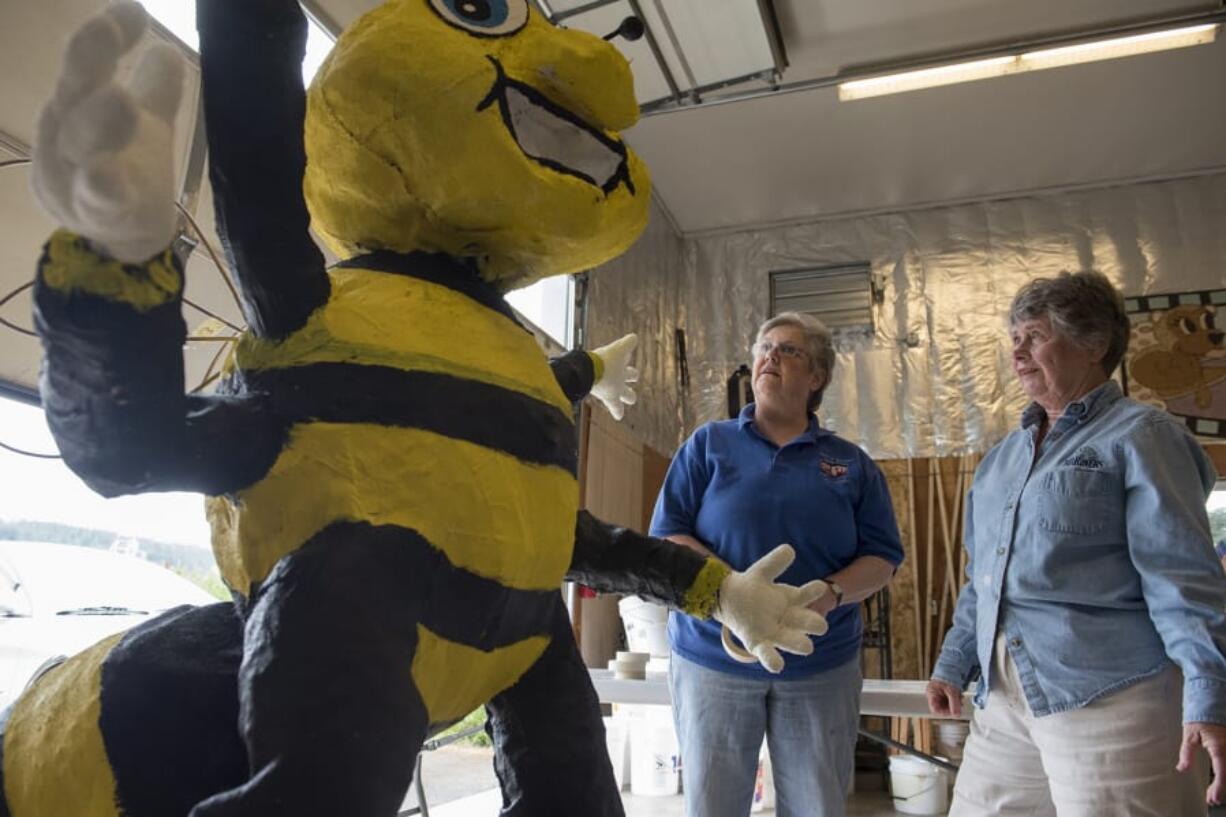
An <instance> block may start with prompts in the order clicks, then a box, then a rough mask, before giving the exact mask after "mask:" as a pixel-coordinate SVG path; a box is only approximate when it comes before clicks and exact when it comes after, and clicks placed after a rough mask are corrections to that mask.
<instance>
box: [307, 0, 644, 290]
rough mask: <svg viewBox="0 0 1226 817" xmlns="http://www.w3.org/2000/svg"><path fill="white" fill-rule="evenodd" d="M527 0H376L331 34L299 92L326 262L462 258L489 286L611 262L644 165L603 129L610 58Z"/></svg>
mask: <svg viewBox="0 0 1226 817" xmlns="http://www.w3.org/2000/svg"><path fill="white" fill-rule="evenodd" d="M529 2H530V0H389V2H387V3H385V4H384V5H382V6H380V7H379V8H376V9H375V10H373V11H371V12H370V13H368V14H366V15H365V16H363V17H362V18H361V19H360V20H358V21H357V22H356V23H355V24H354V25H353V26H351V27H350V28H349V29H348V30H347V31H346V32H345V33H344V34H342V35H341V37H340V39H339V40H337V42H336V46H335V47H334V48H333V50H332V53H331V55H330V56H329V57H328V59H327V61H326V62H325V63H324V65H323V67H322V68H321V69H320V71H319V73H318V74H317V75H316V77H315V81H314V83H313V84H312V86H311V89H310V91H309V94H308V99H307V120H306V147H307V173H306V184H305V190H306V198H307V203H308V206H309V207H310V210H311V217H312V224H313V226H314V227H315V229H316V230H317V231H318V232H319V233H320V234H321V235H322V236H323V237H324V239H325V240H326V241H328V243H329V244H331V246H332V247H333V249H335V250H336V251H337V252H338V253H339V254H340V255H341V256H342V257H349V256H352V255H355V254H357V253H360V252H362V251H365V250H373V249H390V250H398V251H402V252H406V251H410V250H428V251H439V252H446V253H449V254H451V255H457V256H473V257H476V258H477V259H478V261H479V264H480V266H481V269H482V274H483V275H484V276H485V277H486V278H487V279H488V280H489V281H491V282H492V283H494V284H495V285H496V286H497V287H498V288H499V289H501V290H504V291H505V290H508V289H512V288H514V287H518V286H522V285H524V284H527V283H531V282H532V281H534V280H536V279H538V278H542V277H545V276H547V275H556V274H560V273H567V272H575V271H578V270H582V269H586V268H589V267H593V266H596V265H597V264H600V263H602V262H604V261H607V260H608V259H610V258H613V257H614V256H616V255H618V254H619V253H621V252H623V251H624V250H625V249H626V248H628V247H629V246H630V245H631V244H632V243H633V242H634V240H635V239H636V238H637V237H638V235H639V233H640V232H641V231H642V229H643V227H644V225H645V224H646V221H647V205H648V200H649V198H650V196H649V184H650V182H649V180H648V176H647V169H646V167H645V166H644V165H643V163H642V162H641V161H639V159H638V157H637V156H635V155H634V154H633V153H632V152H631V151H630V150H629V149H627V147H626V146H625V144H624V143H623V142H622V141H621V139H620V137H619V136H618V133H617V132H618V131H619V130H620V129H622V128H626V127H629V126H630V125H632V124H634V122H635V120H636V119H637V118H638V106H637V105H636V103H635V99H634V87H633V82H632V79H631V76H630V69H629V66H628V65H627V63H626V60H625V59H624V58H623V57H622V56H621V54H620V53H619V52H618V51H617V49H615V48H614V47H613V46H611V45H609V44H608V43H606V42H604V41H602V40H600V39H598V38H596V37H593V36H591V35H589V34H586V33H583V32H580V31H570V30H564V29H559V28H555V27H554V26H553V25H551V24H550V23H549V22H548V21H546V20H544V19H542V18H541V16H540V15H539V14H538V13H537V12H536V11H535V10H533V9H531V8H530V7H529Z"/></svg>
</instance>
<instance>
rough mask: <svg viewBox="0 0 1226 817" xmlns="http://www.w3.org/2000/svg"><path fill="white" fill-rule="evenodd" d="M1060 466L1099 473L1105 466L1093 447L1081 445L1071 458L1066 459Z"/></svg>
mask: <svg viewBox="0 0 1226 817" xmlns="http://www.w3.org/2000/svg"><path fill="white" fill-rule="evenodd" d="M1060 464H1061V465H1067V466H1069V467H1070V468H1083V469H1085V470H1087V471H1101V470H1102V469H1103V467H1104V466H1105V463H1103V460H1102V457H1100V456H1098V452H1097V451H1095V450H1094V447H1093V446H1090V445H1083V446H1082V447H1081V448H1078V449H1077V451H1076V452H1074V453H1073V454H1072V456H1070V457H1068V458H1066V459H1065V460H1064V462H1062V463H1060Z"/></svg>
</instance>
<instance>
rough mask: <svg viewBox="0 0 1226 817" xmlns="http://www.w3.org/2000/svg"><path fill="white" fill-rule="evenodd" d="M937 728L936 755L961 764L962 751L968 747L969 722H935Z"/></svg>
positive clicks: (934, 743) (934, 746) (934, 742)
mask: <svg viewBox="0 0 1226 817" xmlns="http://www.w3.org/2000/svg"><path fill="white" fill-rule="evenodd" d="M933 724H934V726H935V727H936V730H935V732H936V734H935V735H934V738H935V739H934V740H933V748H935V749H936V752H935V754H938V755H940V756H941V757H947V758H949V759H950V760H951V761H953V762H954V763H958V764H961V762H962V749H963V747H965V746H966V737H967V735H968V734H970V730H971V725H970V722H969V721H933Z"/></svg>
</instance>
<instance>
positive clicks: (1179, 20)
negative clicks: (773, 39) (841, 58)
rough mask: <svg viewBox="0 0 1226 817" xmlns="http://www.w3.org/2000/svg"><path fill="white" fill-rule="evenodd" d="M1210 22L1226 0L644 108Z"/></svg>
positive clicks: (1223, 17) (734, 98)
mask: <svg viewBox="0 0 1226 817" xmlns="http://www.w3.org/2000/svg"><path fill="white" fill-rule="evenodd" d="M1209 23H1219V24H1226V0H1219V3H1218V7H1217V8H1215V9H1212V10H1210V11H1200V12H1194V13H1190V14H1178V15H1173V16H1168V17H1161V18H1155V19H1151V20H1144V21H1140V22H1132V23H1124V24H1119V25H1111V26H1104V27H1100V28H1095V29H1088V30H1082V31H1077V32H1071V33H1063V34H1056V35H1051V36H1046V37H1036V38H1032V39H1023V40H1014V41H1010V42H1008V43H1003V44H1002V43H996V44H993V45H986V46H979V47H972V48H966V49H961V50H958V51H953V52H947V53H943V54H928V55H924V56H922V57H919V58H915V59H908V60H902V61H898V62H891V63H881V64H871V65H856V66H848V67H845V68H843V69H842V70H840V71H839V72H838V73H837V74H831V75H828V76H824V77H814V78H813V79H805V80H798V81H796V82H787V83H783V84H779V83H771V87H769V88H761V89H755V90H752V91H739V92H734V93H729V94H721V95H712V96H704V98H703V100H702V102H701V103H699V104H697V105H693V104H686V103H685V101H684V100H681V101H677V100H667V99H662V100H659V101H657V102H652V103H649V104H647V105H643V106H642V107H641V108H640V112H641V114H642V115H643V116H655V115H658V114H665V113H675V112H677V111H684V110H692V109H694V108H700V107H709V106H712V105H726V104H728V103H730V102H744V101H747V100H751V99H761V98H762V97H768V96H777V95H780V94H790V93H796V92H798V91H813V90H817V89H818V88H829V87H833V86H836V85H839V84H841V83H844V82H848V81H850V80H854V79H865V78H868V77H873V76H880V75H882V74H891V73H896V72H899V71H911V70H917V69H921V68H930V67H935V66H939V65H948V64H949V63H953V62H964V61H968V60H977V59H990V58H991V57H996V56H1001V55H1006V54H1012V53H1015V52H1017V51H1027V50H1037V49H1041V48H1058V47H1061V46H1065V45H1077V44H1080V43H1084V42H1087V41H1090V40H1096V39H1105V38H1108V37H1125V36H1129V35H1133V34H1145V33H1148V32H1151V31H1158V30H1161V29H1164V28H1171V27H1176V26H1191V25H1199V24H1209ZM755 78H758V76H757V75H754V76H748V77H743V78H742V79H741V80H732V81H730V82H726V83H722V84H721V85H722V87H729V86H730V85H733V84H736V83H738V82H741V81H747V80H750V79H755ZM696 90H698V91H699V92H707V93H709V91H710V89H707V88H698V89H696Z"/></svg>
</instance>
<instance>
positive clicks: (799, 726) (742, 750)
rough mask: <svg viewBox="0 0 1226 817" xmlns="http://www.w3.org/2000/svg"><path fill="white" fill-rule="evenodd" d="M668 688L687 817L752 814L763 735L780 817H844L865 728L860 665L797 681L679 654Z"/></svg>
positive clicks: (673, 665) (732, 816)
mask: <svg viewBox="0 0 1226 817" xmlns="http://www.w3.org/2000/svg"><path fill="white" fill-rule="evenodd" d="M669 684H670V686H671V688H672V695H673V719H674V722H675V723H676V726H677V738H678V741H679V742H680V745H681V780H682V783H683V785H684V788H685V813H686V817H746V815H748V814H749V807H750V805H751V804H752V802H753V788H754V775H755V772H756V770H757V766H758V750H759V749H760V748H761V746H762V736H763V735H764V734H765V735H766V741H767V745H768V747H769V748H770V755H771V763H772V765H773V766H774V770H775V798H776V801H775V814H776V817H843V815H844V813H845V811H846V805H847V792H848V789H850V788H851V775H852V772H853V768H854V765H855V746H856V729H857V727H858V726H859V722H860V687H861V678H860V663H859V661H849V662H848V663H846V664H844V665H843V666H841V667H835V668H834V669H832V670H828V671H826V672H820V673H818V674H816V675H810V676H807V677H804V678H799V679H796V680H788V681H780V680H776V679H774V678H763V679H757V678H752V679H751V678H741V677H739V676H735V675H729V674H727V673H723V672H717V671H715V670H710V669H707V668H706V667H702V666H700V665H698V664H695V663H693V662H691V661H686V660H685V659H684V658H681V657H680V656H678V655H677V654H675V653H674V654H673V658H672V668H671V670H670V672H669Z"/></svg>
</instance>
